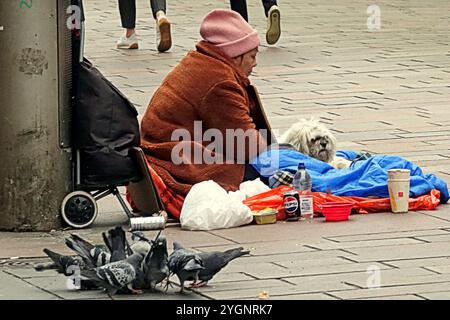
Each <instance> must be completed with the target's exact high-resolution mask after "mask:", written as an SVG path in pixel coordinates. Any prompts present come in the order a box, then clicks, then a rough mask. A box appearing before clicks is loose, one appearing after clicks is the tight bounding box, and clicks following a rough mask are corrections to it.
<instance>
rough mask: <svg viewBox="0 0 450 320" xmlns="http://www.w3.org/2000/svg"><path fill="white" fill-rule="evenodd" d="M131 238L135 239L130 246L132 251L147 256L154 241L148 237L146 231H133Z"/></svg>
mask: <svg viewBox="0 0 450 320" xmlns="http://www.w3.org/2000/svg"><path fill="white" fill-rule="evenodd" d="M131 240H133V241H134V243H133V244H132V245H131V246H130V248H131V251H133V253H140V254H142V255H143V256H147V254H148V252H149V251H150V248H151V247H152V243H153V241H152V240H149V239H147V238H146V237H145V235H144V233H143V232H140V231H134V232H132V236H131Z"/></svg>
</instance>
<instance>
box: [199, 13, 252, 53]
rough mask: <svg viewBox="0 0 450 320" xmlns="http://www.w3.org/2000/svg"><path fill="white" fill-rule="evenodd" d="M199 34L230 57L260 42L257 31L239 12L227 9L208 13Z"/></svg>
mask: <svg viewBox="0 0 450 320" xmlns="http://www.w3.org/2000/svg"><path fill="white" fill-rule="evenodd" d="M200 35H201V36H202V38H203V39H204V40H206V41H208V42H210V43H211V44H213V45H215V46H216V47H218V48H219V49H221V50H222V51H223V52H224V53H225V55H227V56H228V57H230V58H234V57H237V56H240V55H242V54H244V53H246V52H249V51H250V50H253V49H255V48H257V47H258V46H259V43H260V41H259V35H258V31H256V30H255V29H253V28H252V27H251V26H250V25H249V24H248V23H247V21H245V20H244V18H242V17H241V15H240V14H239V13H237V12H235V11H232V10H227V9H216V10H213V11H211V12H210V13H208V14H207V15H206V16H205V18H204V19H203V22H202V25H201V26H200Z"/></svg>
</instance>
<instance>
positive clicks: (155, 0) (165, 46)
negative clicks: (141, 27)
mask: <svg viewBox="0 0 450 320" xmlns="http://www.w3.org/2000/svg"><path fill="white" fill-rule="evenodd" d="M150 5H151V7H152V13H153V18H155V20H156V48H157V49H158V51H159V52H164V51H167V50H169V49H170V47H171V46H172V36H171V34H170V22H169V19H168V18H167V16H166V11H167V5H166V0H150Z"/></svg>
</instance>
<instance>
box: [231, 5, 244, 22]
mask: <svg viewBox="0 0 450 320" xmlns="http://www.w3.org/2000/svg"><path fill="white" fill-rule="evenodd" d="M230 6H231V10H233V11H236V12H238V13H239V14H240V15H241V16H242V18H244V19H245V21H248V13H247V1H246V0H230Z"/></svg>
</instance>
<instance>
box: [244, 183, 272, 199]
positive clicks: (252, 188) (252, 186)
mask: <svg viewBox="0 0 450 320" xmlns="http://www.w3.org/2000/svg"><path fill="white" fill-rule="evenodd" d="M269 190H271V189H270V188H269V187H268V186H267V185H265V184H264V183H263V182H262V181H261V180H260V179H259V178H258V179H255V180H251V181H244V182H242V183H241V184H240V185H239V191H241V192H243V193H244V194H245V198H250V197H253V196H255V195H257V194H260V193H263V192H266V191H269ZM244 200H245V199H244Z"/></svg>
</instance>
